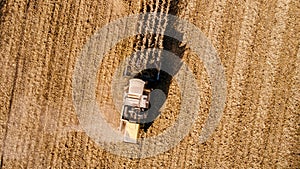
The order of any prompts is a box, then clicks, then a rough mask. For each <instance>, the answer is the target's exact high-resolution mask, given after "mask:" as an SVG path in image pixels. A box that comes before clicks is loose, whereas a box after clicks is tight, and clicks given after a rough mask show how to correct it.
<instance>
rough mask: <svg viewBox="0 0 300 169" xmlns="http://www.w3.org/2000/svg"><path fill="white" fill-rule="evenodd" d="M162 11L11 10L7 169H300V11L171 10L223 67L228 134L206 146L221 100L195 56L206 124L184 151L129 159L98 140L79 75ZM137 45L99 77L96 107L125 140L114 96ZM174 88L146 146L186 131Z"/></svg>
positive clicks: (114, 1)
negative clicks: (90, 55)
mask: <svg viewBox="0 0 300 169" xmlns="http://www.w3.org/2000/svg"><path fill="white" fill-rule="evenodd" d="M155 2H156V1H155V0H149V1H147V2H145V1H142V0H101V1H94V0H84V1H77V0H70V1H64V0H56V1H50V0H43V1H33V0H23V1H17V0H8V1H5V0H4V1H0V67H1V71H0V140H1V142H0V156H1V163H0V165H1V166H0V168H299V167H300V163H299V161H300V156H299V153H300V151H299V113H300V109H299V107H300V106H299V102H300V90H299V89H300V80H299V77H300V75H299V67H300V47H299V45H300V17H299V14H300V1H297V0H277V1H276V0H271V1H268V2H264V1H256V0H249V1H239V0H237V1H224V0H216V1H207V0H189V1H187V0H182V1H171V2H170V1H168V0H160V1H159V3H163V4H167V5H166V6H167V7H168V5H169V8H168V9H169V10H170V13H171V14H175V15H176V16H177V17H179V18H183V19H185V20H187V21H189V22H190V23H192V24H194V25H195V26H196V27H198V28H199V30H201V32H202V33H203V35H204V36H206V37H207V39H208V40H209V41H210V43H211V44H212V45H213V46H214V47H215V49H216V51H217V53H218V56H219V57H220V60H221V62H222V64H223V66H224V71H225V75H226V82H227V96H226V106H225V109H224V111H223V116H222V118H221V121H220V123H219V125H218V126H217V128H216V130H215V132H214V133H213V134H212V135H211V137H209V139H208V140H207V141H206V142H205V143H199V136H200V135H201V131H202V127H203V126H204V124H205V121H206V120H207V117H208V114H209V110H210V106H211V100H212V96H211V95H212V89H211V84H210V78H209V76H208V73H207V71H206V69H205V67H204V64H203V61H201V60H200V59H199V57H198V56H197V55H196V54H195V53H194V52H193V51H192V50H191V49H189V47H188V46H186V47H185V50H184V52H183V53H182V61H183V62H184V63H185V64H186V65H187V66H188V67H189V69H190V70H191V71H192V72H193V74H194V77H195V79H196V83H197V86H198V88H199V91H198V92H199V94H200V97H201V100H200V104H199V107H197V108H198V109H199V112H198V117H197V119H196V120H195V123H194V124H193V125H192V128H191V129H190V130H189V131H186V132H187V133H188V134H187V136H186V137H184V139H183V140H182V141H181V142H180V143H178V144H177V145H175V146H174V147H173V148H171V149H170V150H168V151H166V152H164V153H161V154H158V155H156V156H153V157H147V158H126V157H122V156H119V155H115V154H113V153H111V152H109V151H106V150H105V149H104V148H103V147H101V146H99V144H97V142H96V141H95V140H94V139H92V138H91V137H89V135H87V133H86V132H85V131H84V130H83V129H82V127H80V122H79V117H78V115H77V113H76V111H75V107H74V102H73V74H74V69H75V65H76V61H77V59H78V58H79V56H80V55H81V52H82V49H83V48H84V45H85V44H86V43H87V41H88V40H89V39H90V37H91V36H92V35H93V34H94V33H96V32H97V31H98V30H100V29H101V28H102V27H103V26H105V25H107V24H109V23H111V22H112V21H114V20H116V19H120V18H123V17H125V16H128V15H131V14H138V13H140V12H143V11H144V12H145V11H151V10H153V9H152V8H149V9H148V8H147V5H148V6H150V7H151V5H152V7H153V6H154V4H155ZM110 33H115V34H116V36H118V34H117V32H115V31H113V30H112V31H111V32H110ZM102 41H103V42H106V43H109V42H110V39H104V40H103V39H102ZM134 43H136V40H135V37H130V38H127V39H123V40H122V41H120V42H119V43H118V44H117V45H116V46H114V47H113V48H112V49H111V50H110V51H109V52H108V53H107V54H106V55H105V58H104V59H103V61H102V62H101V63H99V64H100V65H99V67H100V68H99V70H98V74H97V77H96V78H97V87H96V94H95V95H96V100H97V103H98V104H99V108H100V110H101V112H103V117H104V119H105V120H106V121H107V122H108V123H109V124H110V126H111V127H112V128H114V129H116V130H117V129H118V127H119V120H120V103H118V104H116V103H115V102H116V101H115V100H114V99H115V98H118V97H114V95H113V92H114V91H111V89H112V88H113V89H114V87H115V85H116V83H114V82H115V81H114V77H115V76H116V73H115V72H116V71H117V68H118V67H119V66H120V64H121V62H122V61H123V60H124V59H125V58H126V57H128V56H129V55H130V54H131V53H132V52H134V47H133V46H134ZM174 50H175V49H174ZM171 51H172V49H171ZM175 52H176V51H175ZM87 66H88V65H87ZM112 86H113V87H112ZM167 89H168V95H167V100H166V102H165V104H164V105H163V107H162V109H161V110H162V111H161V114H160V115H159V116H158V117H157V118H156V120H155V121H154V122H153V124H151V126H148V127H149V128H148V130H147V131H141V132H140V133H139V137H141V138H150V137H155V136H157V135H159V134H161V133H163V132H164V131H165V130H167V129H168V128H169V127H171V126H172V125H173V124H174V123H175V121H176V120H178V114H179V111H180V109H181V107H180V105H181V103H182V95H181V92H182V91H181V90H180V87H179V86H178V82H177V81H176V80H175V79H172V80H171V81H170V83H169V84H168V87H167ZM183 92H184V91H183ZM117 93H118V94H119V95H118V96H120V95H121V96H122V94H123V91H117Z"/></svg>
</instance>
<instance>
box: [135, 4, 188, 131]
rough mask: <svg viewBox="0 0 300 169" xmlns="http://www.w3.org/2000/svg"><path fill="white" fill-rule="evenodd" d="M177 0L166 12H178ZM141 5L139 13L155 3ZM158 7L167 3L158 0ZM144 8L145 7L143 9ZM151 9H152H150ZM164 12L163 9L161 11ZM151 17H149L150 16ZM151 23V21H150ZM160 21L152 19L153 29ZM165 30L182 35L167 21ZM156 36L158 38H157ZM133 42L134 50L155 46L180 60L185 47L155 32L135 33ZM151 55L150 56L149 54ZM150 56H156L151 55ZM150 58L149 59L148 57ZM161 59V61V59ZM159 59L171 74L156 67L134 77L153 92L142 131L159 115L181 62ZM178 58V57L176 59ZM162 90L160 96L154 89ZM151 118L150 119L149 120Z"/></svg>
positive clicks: (159, 9) (167, 58) (166, 58)
mask: <svg viewBox="0 0 300 169" xmlns="http://www.w3.org/2000/svg"><path fill="white" fill-rule="evenodd" d="M178 3H179V1H178V0H175V1H171V4H170V8H169V11H168V12H167V14H172V15H175V16H176V14H178ZM142 4H143V7H142V8H141V11H140V12H141V13H144V12H145V11H146V12H152V10H153V9H155V7H156V6H155V3H154V4H147V2H145V1H144V2H143V3H142ZM159 5H160V6H159V8H158V11H157V12H160V11H163V10H162V8H164V9H166V8H167V6H166V5H167V4H166V3H163V1H162V0H159ZM145 8H146V9H145ZM151 9H152V10H151ZM163 12H165V11H163ZM150 19H151V18H150ZM143 20H145V21H144V22H147V19H145V18H143ZM152 23H153V22H152ZM142 24H147V23H142ZM161 26H162V25H161V22H155V21H154V29H157V28H158V27H161ZM166 30H171V31H172V32H174V33H175V34H176V35H180V36H179V37H182V36H183V34H182V33H180V32H178V31H177V30H176V29H175V26H174V25H172V24H170V23H167V25H166ZM157 37H158V38H157ZM135 39H136V40H135V43H134V46H133V47H134V49H135V51H139V50H143V48H144V49H145V48H146V49H147V48H148V49H149V48H153V49H154V50H155V48H158V49H162V50H167V51H169V52H171V53H173V54H175V55H176V57H179V58H180V61H181V59H182V57H183V54H184V51H185V49H186V47H185V45H182V44H181V42H180V41H178V40H177V39H174V38H171V37H168V36H164V35H156V34H154V35H153V34H144V35H137V36H136V38H135ZM157 41H162V46H159V44H158V43H157ZM150 57H151V56H150ZM152 57H157V56H155V55H153V56H152ZM153 59H154V60H155V58H153ZM149 60H150V59H149ZM162 60H163V61H162ZM162 60H160V61H159V62H160V63H157V64H169V65H161V67H166V66H167V67H171V69H172V70H171V74H169V73H170V72H169V73H167V72H165V71H163V70H158V69H146V70H143V71H141V72H139V73H138V74H136V75H135V78H139V79H142V80H144V81H146V86H145V87H146V88H148V89H152V90H153V91H154V92H151V95H150V109H149V110H148V112H147V113H148V115H147V116H148V117H147V119H148V120H147V121H145V122H144V125H143V128H144V131H145V132H146V131H147V130H148V128H149V127H150V126H151V125H152V124H153V121H154V120H155V119H156V118H157V117H158V116H159V115H160V113H161V112H160V108H161V107H162V105H163V104H164V103H165V101H166V98H167V96H168V94H169V88H170V85H171V82H172V80H173V76H174V75H176V74H177V72H178V71H179V69H180V67H181V64H182V63H174V60H176V59H174V60H173V59H172V58H170V57H165V58H164V59H162ZM177 60H178V59H177ZM157 75H159V79H158V78H157ZM158 90H160V91H162V92H163V93H164V95H165V96H164V97H162V94H161V93H159V92H156V91H158ZM149 119H151V120H149Z"/></svg>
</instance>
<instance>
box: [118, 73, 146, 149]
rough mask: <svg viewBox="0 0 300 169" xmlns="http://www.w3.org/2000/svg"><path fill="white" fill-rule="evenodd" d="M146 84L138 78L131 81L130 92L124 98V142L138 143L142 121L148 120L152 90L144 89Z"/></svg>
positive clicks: (122, 123) (122, 126)
mask: <svg viewBox="0 0 300 169" xmlns="http://www.w3.org/2000/svg"><path fill="white" fill-rule="evenodd" d="M144 87H145V82H144V81H143V80H141V79H138V78H133V79H130V80H129V88H128V92H127V93H125V96H124V104H123V107H122V112H121V123H120V130H121V131H124V142H128V143H137V137H138V132H139V129H140V125H143V124H142V123H141V120H142V119H145V118H147V113H146V111H147V110H148V108H149V100H150V90H147V89H145V88H144Z"/></svg>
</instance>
